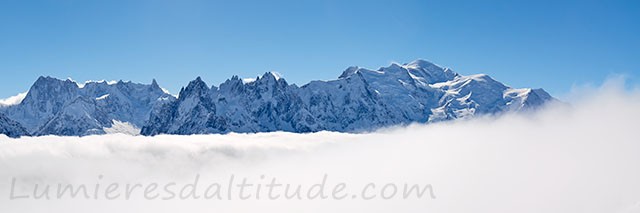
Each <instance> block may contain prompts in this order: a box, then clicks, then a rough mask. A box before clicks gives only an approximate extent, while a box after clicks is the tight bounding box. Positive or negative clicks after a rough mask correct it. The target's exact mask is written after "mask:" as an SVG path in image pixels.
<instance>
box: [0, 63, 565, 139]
mask: <svg viewBox="0 0 640 213" xmlns="http://www.w3.org/2000/svg"><path fill="white" fill-rule="evenodd" d="M554 100H555V99H554V98H553V97H551V96H550V95H549V94H548V93H547V92H545V91H544V90H543V89H514V88H511V87H509V86H506V85H504V84H503V83H500V82H498V81H496V80H494V79H492V78H491V77H489V76H488V75H484V74H478V75H469V76H464V75H460V74H458V73H456V72H454V71H452V70H451V69H449V68H444V67H441V66H438V65H436V64H433V63H431V62H428V61H425V60H416V61H413V62H411V63H406V64H396V63H393V64H391V65H390V66H388V67H382V68H379V69H377V70H371V69H366V68H361V67H349V68H347V69H346V70H345V71H344V72H342V74H341V75H340V76H339V77H338V78H337V79H335V80H329V81H312V82H310V83H307V84H305V85H302V86H297V85H295V84H289V83H287V81H286V80H285V79H283V78H281V77H280V76H279V75H277V74H276V73H273V72H267V73H265V74H264V75H262V76H260V77H257V78H255V79H241V78H239V77H238V76H233V77H232V78H230V79H228V80H226V81H225V82H223V83H222V84H220V85H218V86H208V85H207V84H206V83H205V82H204V81H203V80H202V79H201V78H200V77H198V78H196V79H195V80H193V81H191V82H189V84H188V85H187V86H186V87H183V88H182V89H181V90H180V92H179V94H178V95H177V97H174V96H173V95H171V94H169V93H168V92H166V91H165V90H163V89H162V88H161V87H160V86H159V85H158V84H157V82H156V81H155V80H153V81H152V82H151V84H139V83H132V82H123V81H118V82H106V81H99V82H86V83H84V84H79V83H77V82H74V81H72V80H60V79H56V78H51V77H40V78H38V79H37V80H36V82H35V83H34V84H33V86H32V87H31V88H30V89H29V91H28V93H27V94H26V96H25V97H24V99H23V100H22V101H21V102H19V103H17V104H14V105H10V106H0V134H5V135H8V136H10V137H18V136H25V135H32V136H41V135H64V136H85V135H93V134H108V133H116V132H122V133H128V134H142V135H158V134H180V135H190V134H212V133H229V132H238V133H254V132H272V131H287V132H315V131H339V132H363V131H371V130H375V129H378V128H381V127H389V126H396V125H407V124H411V123H431V122H438V121H446V120H453V119H462V118H471V117H474V116H477V115H487V114H498V113H504V112H513V111H525V110H530V109H535V108H537V107H539V106H542V105H543V104H545V103H547V102H550V101H554Z"/></svg>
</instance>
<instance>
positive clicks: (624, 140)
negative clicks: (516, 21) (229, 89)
mask: <svg viewBox="0 0 640 213" xmlns="http://www.w3.org/2000/svg"><path fill="white" fill-rule="evenodd" d="M621 84H622V83H621V82H620V81H609V82H608V83H605V84H604V85H603V86H602V87H600V88H595V89H594V88H591V89H585V88H582V89H581V90H580V91H579V92H580V93H583V94H584V93H588V94H589V95H582V96H579V97H578V96H575V97H574V98H573V101H572V104H571V105H570V106H568V105H556V106H549V107H548V108H546V109H544V110H542V111H540V112H538V113H535V114H528V115H524V114H514V115H506V116H501V117H497V118H494V117H486V118H478V119H474V120H469V121H458V122H446V123H439V124H434V125H413V126H409V127H403V128H394V129H386V130H381V131H378V132H375V133H370V134H345V133H333V132H320V133H313V134H292V133H261V134H230V135H200V136H168V135H163V136H157V137H141V136H126V135H108V136H89V137H82V138H78V137H38V138H22V139H9V138H6V137H2V136H0V203H1V204H2V205H0V212H18V211H20V212H43V211H55V212H87V211H91V212H140V211H146V212H151V211H153V212H212V211H213V212H258V211H260V212H449V213H451V212H454V213H455V212H492V213H496V212H505V213H506V212H562V213H568V212H602V213H605V212H606V213H611V212H640V181H638V180H640V141H639V140H638V137H637V135H638V125H637V121H638V120H640V110H638V109H640V93H638V92H637V91H638V90H633V91H631V92H629V91H628V90H626V91H625V90H623V89H622V88H623V87H622V86H621ZM587 91H588V92H587ZM197 174H199V175H201V180H202V181H203V182H207V181H209V182H214V181H218V180H224V179H225V178H226V177H228V176H229V175H231V174H234V175H237V176H242V177H249V178H253V180H255V181H261V179H260V177H261V176H262V175H264V176H267V177H278V178H279V180H281V181H286V182H292V183H302V184H305V183H307V184H311V183H315V182H317V181H318V180H320V179H322V177H323V175H324V174H327V175H328V177H329V178H330V180H329V182H346V183H348V184H349V185H348V186H349V187H350V188H355V189H358V188H359V187H362V185H364V184H366V183H370V182H374V183H389V182H393V183H398V184H401V183H416V184H431V185H432V186H433V189H434V193H435V194H436V195H437V198H436V199H391V200H381V199H374V200H369V201H365V200H361V199H346V200H339V201H337V200H313V201H309V200H301V201H298V200H278V201H268V200H246V201H237V200H233V201H211V200H171V201H162V200H154V201H147V200H143V199H133V200H128V201H125V200H120V201H107V200H90V199H89V200H87V199H77V198H76V199H62V200H49V201H43V200H9V199H8V198H9V194H10V191H11V187H10V186H11V180H12V178H14V177H15V178H16V180H19V181H20V184H21V186H25V187H23V188H26V189H17V190H24V191H28V190H30V188H29V187H28V186H30V184H44V183H53V184H57V183H72V184H82V183H95V182H96V181H103V182H119V183H138V182H152V181H160V182H162V181H176V182H185V183H186V182H189V181H191V180H192V179H193V177H194V176H195V175H197ZM99 175H102V177H104V178H103V179H100V180H98V179H97V177H98V176H99ZM24 191H22V192H24ZM356 191H357V190H356Z"/></svg>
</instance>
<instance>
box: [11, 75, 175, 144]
mask: <svg viewBox="0 0 640 213" xmlns="http://www.w3.org/2000/svg"><path fill="white" fill-rule="evenodd" d="M174 99H175V98H174V97H173V96H171V95H170V94H167V93H165V92H164V91H163V90H162V88H160V87H159V86H158V84H157V83H156V81H155V80H154V81H153V82H152V83H151V84H150V85H145V84H138V83H131V82H123V81H119V82H105V81H99V82H86V83H85V84H78V83H76V82H74V81H72V80H59V79H56V78H51V77H40V78H38V80H36V82H35V83H34V84H33V86H32V87H31V88H30V89H29V92H28V93H27V94H26V96H25V97H24V99H23V100H22V101H21V102H20V103H19V104H17V105H12V106H7V107H3V108H0V112H4V113H5V114H6V116H7V117H8V118H10V119H12V120H15V121H17V122H19V123H20V124H22V126H24V128H25V129H26V130H27V131H28V132H29V133H30V134H32V135H74V136H81V135H90V134H104V133H105V129H107V128H111V127H112V125H113V124H114V123H118V124H119V123H128V124H130V125H131V126H137V127H138V128H140V127H142V126H143V125H144V124H145V123H146V120H147V118H148V117H149V114H150V113H151V111H153V110H154V109H159V108H160V106H161V105H163V104H164V103H167V102H171V101H173V100H174Z"/></svg>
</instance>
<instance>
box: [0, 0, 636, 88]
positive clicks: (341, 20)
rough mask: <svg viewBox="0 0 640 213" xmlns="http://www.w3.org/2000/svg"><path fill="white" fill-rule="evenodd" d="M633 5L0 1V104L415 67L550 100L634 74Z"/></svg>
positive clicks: (239, 0) (585, 0)
mask: <svg viewBox="0 0 640 213" xmlns="http://www.w3.org/2000/svg"><path fill="white" fill-rule="evenodd" d="M639 56H640V1H590V0H581V1H563V2H560V1H493V2H490V1H483V2H480V1H427V0H421V1H400V0H394V1H346V0H329V1H299V0H298V1H242V0H236V1H199V0H181V1H178V0H175V1H174V0H164V1H163V0H158V1H139V0H128V1H120V0H101V1H87V0H85V1H81V0H51V1H38V0H34V1H22V0H2V1H0V73H1V74H2V77H1V80H0V97H8V96H12V95H15V94H17V93H19V92H24V91H26V90H28V88H29V87H30V85H31V84H32V83H33V81H35V80H36V78H37V77H38V76H40V75H49V76H53V77H58V78H67V77H71V78H72V79H74V80H77V81H86V80H101V79H106V80H118V79H124V80H131V81H134V82H151V79H152V78H155V79H157V81H158V82H159V83H160V85H161V86H163V87H165V88H167V89H169V90H170V91H171V92H172V93H176V92H177V91H179V89H180V87H182V86H184V85H186V84H187V83H188V82H189V81H190V80H193V79H195V78H196V76H202V78H203V79H204V80H205V81H207V82H208V83H209V84H212V83H213V84H219V83H220V82H222V81H224V80H225V79H227V78H229V77H231V76H232V75H234V74H237V75H239V76H241V77H255V76H257V75H261V74H262V73H264V72H267V71H277V72H279V73H281V74H282V75H283V76H284V77H285V78H286V79H287V80H288V81H289V82H292V83H297V84H299V85H300V84H304V83H306V82H308V81H310V80H328V79H334V78H337V76H339V75H340V73H341V72H342V70H344V69H345V68H347V67H348V66H351V65H358V66H362V67H368V68H378V67H380V66H386V65H388V64H389V63H391V62H409V61H411V60H413V59H416V58H424V59H427V60H430V61H433V62H434V63H437V64H440V65H443V66H447V67H451V68H452V69H453V70H455V71H457V72H459V73H461V74H475V73H487V74H489V75H491V76H492V77H494V78H495V79H497V80H499V81H502V82H504V83H506V84H508V85H510V86H514V87H542V88H545V89H546V90H548V91H549V92H550V93H552V94H554V95H562V94H564V93H566V92H568V91H569V90H570V89H571V87H572V85H574V84H584V83H594V84H598V83H599V82H602V81H603V80H604V79H605V78H606V77H607V76H608V75H611V74H625V75H627V76H628V77H629V78H630V81H631V82H632V83H634V82H637V78H638V75H639V74H640V68H639V67H640V60H639V59H640V57H639Z"/></svg>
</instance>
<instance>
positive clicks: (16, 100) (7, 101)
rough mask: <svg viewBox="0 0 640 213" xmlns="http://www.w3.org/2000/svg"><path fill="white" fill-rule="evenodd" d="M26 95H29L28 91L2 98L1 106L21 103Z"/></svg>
mask: <svg viewBox="0 0 640 213" xmlns="http://www.w3.org/2000/svg"><path fill="white" fill-rule="evenodd" d="M25 97H27V92H23V93H19V94H17V95H14V96H11V97H8V98H5V99H0V107H1V106H12V105H17V104H20V103H21V102H22V100H24V98H25Z"/></svg>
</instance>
